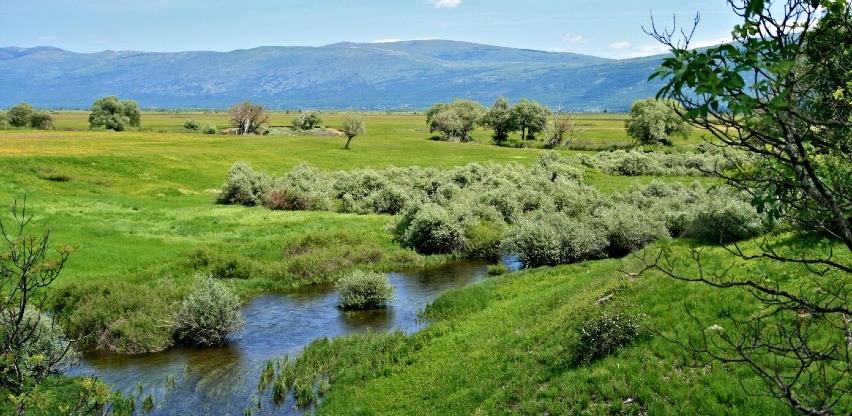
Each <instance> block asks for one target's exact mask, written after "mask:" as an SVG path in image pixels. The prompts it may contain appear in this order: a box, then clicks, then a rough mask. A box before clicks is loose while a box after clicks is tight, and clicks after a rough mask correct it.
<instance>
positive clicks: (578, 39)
mask: <svg viewBox="0 0 852 416" xmlns="http://www.w3.org/2000/svg"><path fill="white" fill-rule="evenodd" d="M562 41H563V42H565V43H586V42H588V41H589V40H588V39H586V37H585V36H583V35H572V34H570V33H566V34H565V35H564V36H562Z"/></svg>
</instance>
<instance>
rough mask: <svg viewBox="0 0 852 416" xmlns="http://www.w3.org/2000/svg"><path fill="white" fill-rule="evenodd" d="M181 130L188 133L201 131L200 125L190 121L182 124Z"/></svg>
mask: <svg viewBox="0 0 852 416" xmlns="http://www.w3.org/2000/svg"><path fill="white" fill-rule="evenodd" d="M183 128H184V130H188V131H198V130H200V129H201V124H198V122H197V121H195V120H192V119H190V120H186V121H184V122H183Z"/></svg>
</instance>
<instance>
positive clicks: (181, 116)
mask: <svg viewBox="0 0 852 416" xmlns="http://www.w3.org/2000/svg"><path fill="white" fill-rule="evenodd" d="M294 116H295V113H292V112H290V113H285V112H273V113H271V117H270V121H269V124H270V125H272V126H287V125H290V124H291V121H292V119H293V117H294ZM53 117H54V122H55V125H56V129H58V130H87V129H88V127H89V124H88V112H84V111H69V112H56V113H54V114H53ZM322 118H323V122H324V123H325V124H327V125H329V126H331V127H334V126H336V125H338V124H339V123H340V120H341V115H340V114H336V113H324V114H323V115H322ZM189 119H192V120H195V121H198V122H199V123H202V124H204V123H211V124H214V125H216V126H218V127H219V128H220V129H221V128H225V127H227V126H228V118H227V114H226V113H225V112H185V113H162V112H145V113H143V116H142V131H153V132H183V131H184V129H183V123H184V121H186V120H189ZM574 120H575V122H576V124H577V127H579V128H580V129H581V130H583V131H584V134H582V135H581V136H580V137H579V138H578V140H577V143H576V145H578V146H580V145H582V144H600V143H606V144H608V145H614V146H617V147H626V146H628V145H630V144H631V143H632V139H631V138H630V137H629V136H628V135H627V132H626V130H625V128H624V122H625V121H626V120H627V115H626V114H622V113H599V114H596V113H582V114H576V115H574ZM367 126H368V134H369V135H370V136H372V135H379V136H385V135H396V136H397V137H399V138H403V137H405V138H409V137H410V138H425V137H428V136H429V134H428V129H427V128H426V118H425V116H423V115H422V113H421V114H416V113H412V114H407V113H390V114H384V113H372V114H369V115H367ZM490 135H491V133H490V132H489V131H487V130H485V129H477V130H476V131H475V132H474V135H473V136H474V139H475V140H476V141H479V142H484V143H487V142H489V141H490V137H491V136H490ZM367 137H369V136H367ZM514 137H516V138H520V135H519V134H515V135H514ZM700 140H701V134H700V133H699V132H693V133H692V134H691V135H690V137H689V139H688V140H687V141H685V142H684V141H683V139H677V140H676V141H680V143H678V144H694V143H697V142H699V141H700Z"/></svg>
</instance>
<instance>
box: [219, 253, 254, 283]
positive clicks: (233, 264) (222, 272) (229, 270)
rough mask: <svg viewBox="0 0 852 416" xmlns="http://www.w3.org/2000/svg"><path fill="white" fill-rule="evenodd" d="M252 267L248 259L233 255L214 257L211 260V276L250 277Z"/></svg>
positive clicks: (220, 277) (223, 277) (227, 277)
mask: <svg viewBox="0 0 852 416" xmlns="http://www.w3.org/2000/svg"><path fill="white" fill-rule="evenodd" d="M251 274H252V269H251V267H250V265H249V264H246V261H245V260H243V259H241V258H239V257H237V256H233V255H229V256H224V257H214V258H213V259H211V261H210V277H214V278H217V279H248V278H250V277H251Z"/></svg>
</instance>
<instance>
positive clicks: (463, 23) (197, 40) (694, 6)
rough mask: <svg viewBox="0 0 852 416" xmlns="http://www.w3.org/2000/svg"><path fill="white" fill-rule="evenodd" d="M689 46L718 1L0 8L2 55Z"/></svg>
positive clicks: (165, 0)
mask: <svg viewBox="0 0 852 416" xmlns="http://www.w3.org/2000/svg"><path fill="white" fill-rule="evenodd" d="M696 12H699V13H700V14H701V24H700V26H699V27H698V30H697V31H696V34H695V37H694V43H693V45H694V46H708V45H713V44H717V43H721V42H723V41H726V40H728V39H729V38H730V31H731V28H732V27H733V26H734V25H735V24H736V23H737V21H736V18H735V17H734V16H733V14H732V13H731V11H730V10H729V9H728V8H727V7H726V5H725V0H644V1H643V0H586V1H578V0H526V1H514V0H383V1H379V0H313V1H311V0H142V1H138V0H26V1H23V0H0V47H2V46H20V47H32V46H56V47H60V48H63V49H67V50H71V51H75V52H97V51H103V50H142V51H157V52H175V51H186V50H212V51H230V50H235V49H248V48H253V47H257V46H321V45H327V44H330V43H336V42H342V41H348V42H384V41H395V40H413V39H450V40H459V41H468V42H476V43H485V44H491V45H499V46H508V47H516V48H527V49H539V50H547V51H558V52H576V53H583V54H589V55H596V56H602V57H609V58H630V57H636V56H646V55H653V54H658V53H663V52H666V49H665V48H663V47H662V46H661V45H659V44H657V43H656V42H655V41H654V40H653V39H651V38H650V37H648V36H647V35H645V34H644V33H643V32H642V26H647V25H649V24H650V22H651V15H652V14H653V15H654V17H655V18H656V19H657V21H658V23H664V24H670V23H671V21H672V16H673V15H674V16H676V17H677V19H678V21H682V22H685V23H686V22H691V20H692V18H693V17H694V15H695V13H696Z"/></svg>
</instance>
